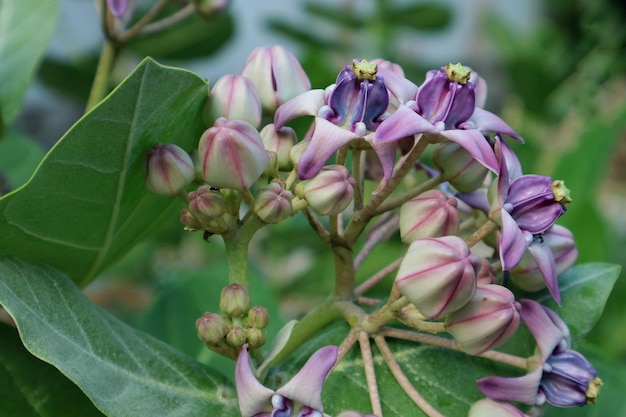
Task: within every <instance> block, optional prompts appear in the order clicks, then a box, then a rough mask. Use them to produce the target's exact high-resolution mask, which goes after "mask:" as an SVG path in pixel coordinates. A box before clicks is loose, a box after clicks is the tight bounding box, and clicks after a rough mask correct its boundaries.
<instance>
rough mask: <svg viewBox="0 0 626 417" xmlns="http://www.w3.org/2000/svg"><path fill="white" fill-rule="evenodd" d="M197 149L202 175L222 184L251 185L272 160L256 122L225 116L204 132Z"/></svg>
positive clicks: (241, 186) (240, 187)
mask: <svg viewBox="0 0 626 417" xmlns="http://www.w3.org/2000/svg"><path fill="white" fill-rule="evenodd" d="M198 151H199V152H200V159H201V160H202V177H203V178H204V180H205V181H206V182H207V184H210V185H212V186H215V187H219V188H231V189H234V190H242V189H244V188H249V187H250V185H252V184H253V183H254V182H255V181H256V180H257V179H258V178H259V176H260V175H261V174H262V173H263V171H264V170H265V168H266V167H267V165H268V164H269V162H270V161H269V157H268V156H267V152H266V151H265V148H264V147H263V142H262V141H261V136H260V135H259V132H257V130H256V129H255V128H254V126H252V125H251V124H250V123H248V122H244V121H242V120H228V119H226V118H223V117H220V118H219V119H217V120H216V121H215V124H214V125H213V127H211V128H209V129H207V130H206V131H205V132H204V133H203V134H202V137H201V138H200V143H199V144H198Z"/></svg>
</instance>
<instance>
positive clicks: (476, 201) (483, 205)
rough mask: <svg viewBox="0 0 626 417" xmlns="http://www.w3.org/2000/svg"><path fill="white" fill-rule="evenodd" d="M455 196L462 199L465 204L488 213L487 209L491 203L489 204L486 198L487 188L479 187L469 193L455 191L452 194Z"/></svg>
mask: <svg viewBox="0 0 626 417" xmlns="http://www.w3.org/2000/svg"><path fill="white" fill-rule="evenodd" d="M454 196H455V197H456V198H458V199H459V200H461V201H463V202H464V203H465V204H467V205H468V206H470V207H471V208H474V209H476V210H481V211H482V212H484V213H486V214H489V210H490V209H491V205H490V204H489V199H488V198H487V189H486V188H479V189H478V190H476V191H472V192H471V193H467V194H466V193H456V194H454Z"/></svg>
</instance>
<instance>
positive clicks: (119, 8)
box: [107, 0, 128, 19]
mask: <svg viewBox="0 0 626 417" xmlns="http://www.w3.org/2000/svg"><path fill="white" fill-rule="evenodd" d="M107 6H108V7H109V10H110V11H111V13H112V14H113V16H115V17H117V18H118V19H119V18H121V17H122V16H124V13H125V12H126V8H127V7H128V0H107Z"/></svg>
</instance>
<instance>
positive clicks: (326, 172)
mask: <svg viewBox="0 0 626 417" xmlns="http://www.w3.org/2000/svg"><path fill="white" fill-rule="evenodd" d="M354 185H355V182H354V178H352V177H350V176H349V174H348V170H347V169H346V167H344V166H343V165H329V166H326V167H324V168H322V170H321V171H320V172H319V173H318V174H317V175H316V176H315V177H313V178H311V179H310V180H306V181H303V186H302V187H303V188H302V192H303V195H304V198H305V199H306V201H307V202H308V203H309V205H310V206H311V207H312V208H313V210H315V211H316V212H317V213H318V214H320V215H322V216H332V215H336V214H339V213H341V212H342V211H343V210H344V209H345V208H346V207H348V205H349V204H350V203H351V202H352V198H353V196H354Z"/></svg>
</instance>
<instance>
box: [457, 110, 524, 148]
mask: <svg viewBox="0 0 626 417" xmlns="http://www.w3.org/2000/svg"><path fill="white" fill-rule="evenodd" d="M469 120H470V122H472V123H474V126H475V128H476V129H478V130H480V131H481V132H494V133H502V134H504V135H508V136H510V137H512V138H515V139H517V140H519V141H520V142H522V143H524V139H523V138H522V137H521V136H520V135H518V134H517V132H515V130H513V128H512V127H511V126H509V125H508V124H506V122H505V121H504V120H502V119H501V118H500V117H498V116H496V115H495V114H493V113H491V112H489V111H487V110H484V109H481V108H480V107H476V108H474V113H473V114H472V117H470V119H469Z"/></svg>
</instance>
